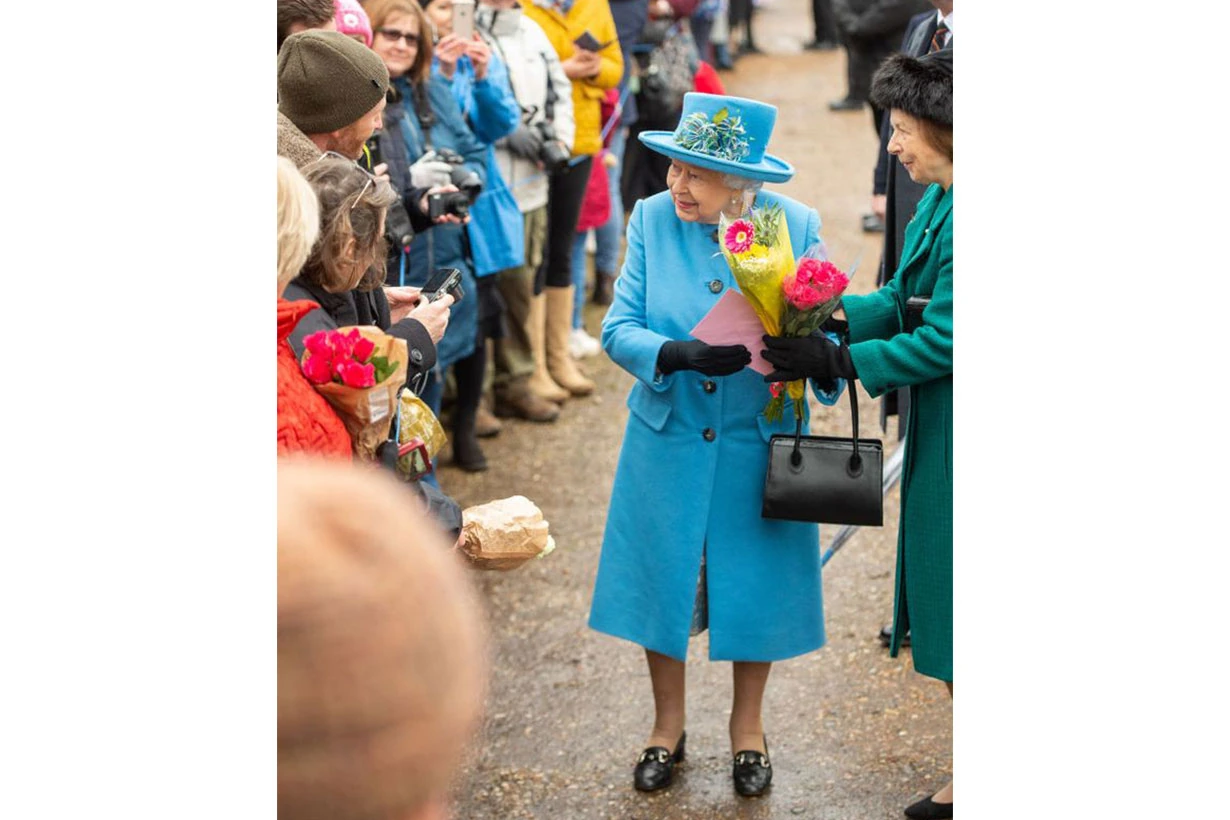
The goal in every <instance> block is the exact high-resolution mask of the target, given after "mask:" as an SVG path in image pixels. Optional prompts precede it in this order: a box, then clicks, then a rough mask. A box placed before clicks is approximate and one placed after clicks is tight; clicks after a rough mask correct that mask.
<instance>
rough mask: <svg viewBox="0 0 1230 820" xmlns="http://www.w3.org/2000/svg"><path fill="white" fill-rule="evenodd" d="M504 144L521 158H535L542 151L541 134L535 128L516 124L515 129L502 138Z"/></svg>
mask: <svg viewBox="0 0 1230 820" xmlns="http://www.w3.org/2000/svg"><path fill="white" fill-rule="evenodd" d="M504 146H505V147H506V148H508V150H509V151H511V152H513V153H514V154H516V155H517V156H519V157H522V158H523V159H530V160H536V159H538V154H539V153H540V152H541V151H542V135H541V134H539V133H538V129H537V128H530V127H529V126H528V125H518V126H517V130H516V131H513V132H512V133H511V134H509V135H508V136H507V137H505V138H504Z"/></svg>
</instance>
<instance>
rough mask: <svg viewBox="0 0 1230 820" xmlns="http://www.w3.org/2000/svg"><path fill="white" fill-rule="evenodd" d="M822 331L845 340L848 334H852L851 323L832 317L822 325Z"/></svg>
mask: <svg viewBox="0 0 1230 820" xmlns="http://www.w3.org/2000/svg"><path fill="white" fill-rule="evenodd" d="M820 329H821V330H824V331H827V332H829V333H836V334H837V335H838V336H841V337H842V338H843V339H844V338H845V336H846V334H847V333H849V332H850V323H849V322H847V321H845V320H844V319H838V318H837V317H835V316H830V317H829V318H827V319H825V320H824V321H823V322H821V323H820Z"/></svg>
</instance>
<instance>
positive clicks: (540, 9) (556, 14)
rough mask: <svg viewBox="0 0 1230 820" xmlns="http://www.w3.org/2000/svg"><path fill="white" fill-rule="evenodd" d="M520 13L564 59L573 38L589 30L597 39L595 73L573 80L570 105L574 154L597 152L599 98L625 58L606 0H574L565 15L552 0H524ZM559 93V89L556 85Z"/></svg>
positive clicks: (618, 74)
mask: <svg viewBox="0 0 1230 820" xmlns="http://www.w3.org/2000/svg"><path fill="white" fill-rule="evenodd" d="M522 13H524V14H525V16H526V17H529V18H530V19H531V20H533V21H534V22H535V23H537V24H538V25H539V26H541V27H542V30H543V31H545V32H546V33H547V37H548V39H550V40H551V45H552V46H554V47H555V53H556V54H558V55H559V58H560V61H561V62H563V61H565V60H567V59H568V58H569V57H571V56H572V55H573V53H574V52H575V51H576V50H577V47H576V45H575V44H574V42H573V41H574V40H576V39H577V38H578V37H580V36H581V35H582V34H584V33H585V32H586V31H588V32H589V33H590V34H592V35H593V36H594V39H596V40H597V41H598V42H599V43H607V44H608V45H607V46H606V48H604V49H602V51H600V52H599V56H600V57H601V61H602V62H601V68H600V69H599V70H598V76H597V77H594V78H592V79H588V80H573V81H572V106H573V110H574V112H575V113H576V118H577V136H576V139H575V141H574V142H573V144H572V153H573V155H575V156H581V155H587V154H588V155H592V154H597V153H598V152H599V151H601V150H602V139H601V136H602V98H603V97H604V96H606V90H607V89H608V88H614V87H615V86H617V85H619V81H620V79H622V78H623V75H624V58H623V55H622V54H621V53H620V50H619V38H618V35H617V34H616V32H615V20H614V19H613V18H612V17H611V7H610V6H609V5H607V0H576V2H574V3H573V4H572V8H570V9H569V10H568V13H567V15H565V14H564V13H563V12H561V11H560V9H559V7H558V6H557V5H555V4H554V3H552V2H551V0H523V3H522ZM556 93H562V89H556Z"/></svg>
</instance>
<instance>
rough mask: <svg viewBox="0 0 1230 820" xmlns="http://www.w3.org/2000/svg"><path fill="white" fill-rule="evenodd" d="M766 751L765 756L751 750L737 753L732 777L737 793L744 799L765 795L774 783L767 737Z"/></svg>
mask: <svg viewBox="0 0 1230 820" xmlns="http://www.w3.org/2000/svg"><path fill="white" fill-rule="evenodd" d="M764 750H765V752H766V753H765V754H761V753H760V752H757V751H755V750H751V749H748V750H745V751H742V752H736V753H735V762H734V768H733V770H732V771H731V777H732V778H733V779H734V781H735V791H737V792H738V793H739V794H741V795H743V796H744V797H757V796H759V795H762V794H764V791H765V789H767V788H769V784H770V783H772V782H773V764H771V763H770V762H769V755H768V751H769V739H768V738H767V737H766V738H765V739H764Z"/></svg>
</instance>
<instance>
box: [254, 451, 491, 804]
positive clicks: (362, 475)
mask: <svg viewBox="0 0 1230 820" xmlns="http://www.w3.org/2000/svg"><path fill="white" fill-rule="evenodd" d="M464 572H465V571H464V569H463V568H462V567H461V565H460V564H459V563H458V562H457V561H456V560H455V558H454V555H453V553H451V551H450V550H449V545H448V544H447V543H445V540H444V537H443V536H442V535H441V534H440V532H439V529H438V528H437V527H436V526H434V525H433V524H432V523H431V522H430V521H429V520H428V519H427V517H426V514H425V513H423V512H421V511H419V509H418V508H417V507H416V505H414V503H413V500H412V498H411V497H410V496H409V495H408V494H407V493H406V491H405V489H404V488H402V487H401V486H399V485H398V484H397V482H396V481H395V480H394V479H392V478H390V477H386V476H385V475H383V474H381V473H378V472H376V471H370V470H365V469H363V468H359V467H355V466H353V465H338V464H321V463H319V462H314V461H307V460H293V459H282V460H280V461H279V464H278V817H279V818H280V820H317V819H318V818H319V820H377V818H378V819H379V820H426V818H442V817H446V816H447V799H448V792H447V790H448V788H449V786H450V785H451V782H452V778H453V774H454V772H455V770H456V768H457V766H458V764H459V762H460V759H461V755H462V752H463V748H464V746H465V744H466V742H467V741H468V740H469V737H470V734H471V732H472V731H473V729H474V728H475V725H476V722H477V719H478V717H479V712H480V707H481V704H482V699H483V691H484V687H485V681H486V674H487V669H486V663H485V659H484V644H485V636H484V635H483V632H482V628H481V625H480V624H481V617H482V616H481V610H480V608H479V606H478V603H477V601H476V600H475V598H474V595H473V593H472V590H471V589H470V586H469V583H468V581H467V579H466V577H465V574H464Z"/></svg>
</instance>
